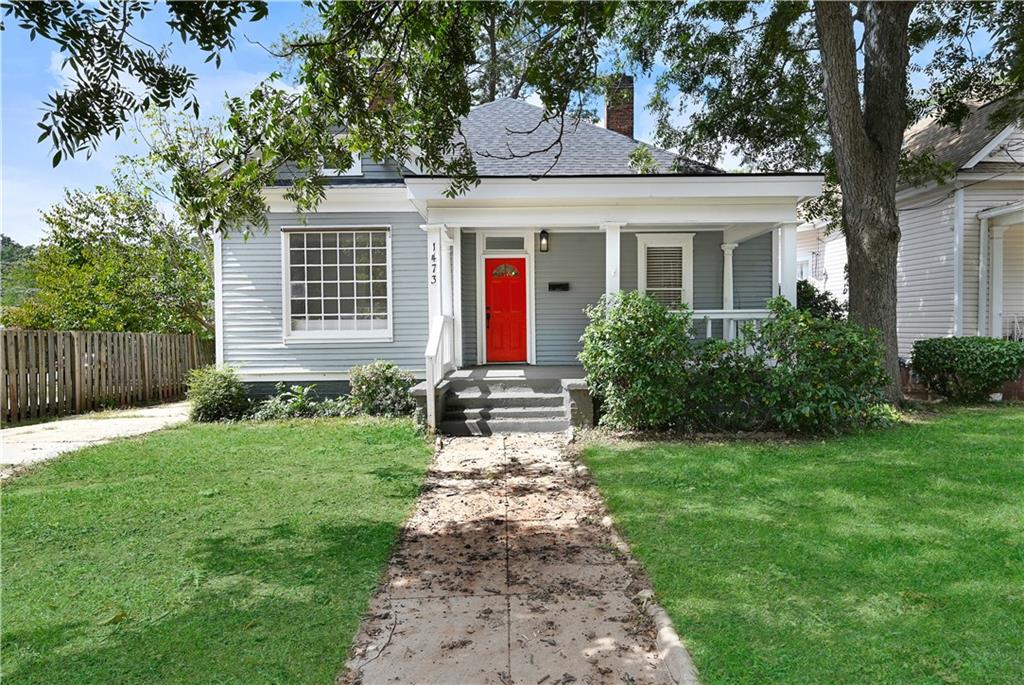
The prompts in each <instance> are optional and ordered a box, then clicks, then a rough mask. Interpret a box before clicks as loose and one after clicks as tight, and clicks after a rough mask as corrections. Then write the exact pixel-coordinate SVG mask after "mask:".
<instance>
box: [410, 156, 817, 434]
mask: <svg viewBox="0 0 1024 685" xmlns="http://www.w3.org/2000/svg"><path fill="white" fill-rule="evenodd" d="M630 180H631V181H633V180H639V179H632V178H631V179H630ZM408 186H409V194H410V197H411V198H412V200H413V202H414V204H416V205H417V208H418V209H419V211H420V213H421V214H422V215H423V216H425V217H427V219H428V223H427V224H425V225H424V226H423V229H424V230H425V231H426V233H427V260H428V261H427V264H428V283H427V285H428V303H429V317H430V322H431V323H430V336H429V340H428V344H427V348H426V351H425V362H426V383H425V387H428V388H433V389H434V390H435V391H434V392H427V393H425V408H426V411H427V422H428V425H430V426H431V427H438V426H439V424H440V423H441V420H442V419H443V418H444V417H445V416H446V411H445V409H444V407H443V403H444V401H445V399H446V393H447V392H448V389H449V388H452V387H454V386H460V385H462V386H465V385H467V384H469V383H470V382H473V381H477V382H480V383H482V382H487V383H492V384H493V383H495V382H497V381H498V376H496V375H494V374H496V373H499V372H498V371H491V370H488V371H487V372H484V374H485V375H484V377H479V375H478V377H473V376H472V375H470V376H466V377H461V376H453V375H452V372H453V371H459V370H463V369H465V368H467V367H473V366H483V367H485V368H489V365H490V364H493V363H496V362H501V363H514V364H519V365H523V366H520V367H517V369H518V371H517V372H520V373H524V374H525V371H523V369H526V368H531V367H544V366H552V365H553V366H561V367H565V366H572V367H575V368H577V369H578V365H577V355H578V353H579V351H580V337H581V335H582V334H583V331H584V329H585V327H586V325H587V317H586V314H585V309H586V308H587V307H589V306H591V305H593V304H595V303H597V302H598V300H600V298H601V296H602V295H611V294H615V293H619V292H622V291H627V290H638V291H640V292H644V293H647V294H648V295H650V296H651V297H653V298H654V299H656V300H658V301H659V302H662V303H663V304H665V305H666V306H667V307H669V308H670V309H671V308H675V307H683V306H685V307H688V308H689V309H691V310H692V311H693V312H694V319H695V326H694V328H695V330H694V335H695V336H696V337H697V338H700V339H704V338H712V337H720V338H727V339H731V338H733V337H735V336H736V335H737V333H738V331H739V329H740V326H741V325H742V324H743V323H744V322H747V321H755V322H756V321H759V320H761V319H764V318H766V317H767V315H768V312H767V310H766V309H765V302H766V300H767V299H769V298H771V297H774V296H778V295H782V296H784V297H786V298H787V299H789V300H790V301H793V302H795V300H796V280H797V260H796V256H797V249H796V228H797V225H798V221H797V215H796V206H797V203H798V201H799V200H800V199H801V198H803V197H806V196H808V195H812V194H814V193H815V192H817V188H818V187H819V186H820V180H819V179H818V178H804V177H802V176H792V177H788V176H787V177H778V178H776V177H772V178H766V177H749V176H748V177H746V178H739V177H732V176H727V175H722V176H721V177H701V178H659V179H650V181H649V184H648V185H647V186H638V185H637V184H634V183H623V182H621V181H615V180H613V179H586V180H584V179H541V180H530V181H526V180H523V179H503V180H502V181H500V182H498V181H496V180H495V181H485V182H484V183H483V184H482V185H481V186H480V187H479V188H477V189H474V190H472V191H470V192H469V193H468V194H467V195H466V196H465V197H460V198H459V199H458V200H457V201H456V200H451V199H449V198H446V197H445V195H444V193H443V191H444V189H445V187H446V184H445V183H442V182H440V181H437V180H433V179H411V180H410V181H409V183H408ZM641 190H642V192H640V191H641ZM573 375H576V374H573ZM556 376H557V374H556ZM502 380H503V382H505V383H506V384H508V383H511V382H513V381H514V383H516V384H519V385H520V386H528V385H530V384H539V383H540V382H541V380H546V381H548V385H549V386H550V387H545V388H544V391H545V393H546V394H556V391H557V392H561V390H562V389H561V388H556V387H555V383H554V381H555V380H559V381H560V380H562V377H561V376H557V377H556V378H548V379H540V378H539V377H537V376H534V377H532V378H527V377H525V376H523V377H521V378H518V379H512V378H506V379H502ZM570 380H579V378H576V379H570ZM445 384H446V385H445ZM542 394H544V393H542ZM481 401H482V400H481ZM551 401H552V402H553V400H551ZM588 401H589V399H588ZM471 408H472V409H478V410H481V411H483V410H487V409H488V407H483V406H478V407H471ZM495 408H497V407H490V409H495ZM492 415H493V412H492ZM464 418H465V417H464ZM470 418H487V417H484V416H482V414H481V413H480V412H477V413H476V414H473V416H472V417H470ZM522 418H526V417H525V415H524V416H523V417H522ZM530 418H539V417H530ZM565 419H566V417H565V416H563V417H562V419H561V420H565Z"/></svg>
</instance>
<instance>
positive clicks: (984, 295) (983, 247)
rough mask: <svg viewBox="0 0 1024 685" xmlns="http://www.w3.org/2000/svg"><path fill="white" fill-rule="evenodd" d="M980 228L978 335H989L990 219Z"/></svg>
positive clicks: (982, 222) (981, 221) (983, 220)
mask: <svg viewBox="0 0 1024 685" xmlns="http://www.w3.org/2000/svg"><path fill="white" fill-rule="evenodd" d="M979 224H980V225H979V227H978V335H988V306H989V302H988V250H989V245H988V219H986V218H984V217H982V219H981V220H980V221H979Z"/></svg>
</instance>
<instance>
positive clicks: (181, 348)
mask: <svg viewBox="0 0 1024 685" xmlns="http://www.w3.org/2000/svg"><path fill="white" fill-rule="evenodd" d="M0 336H2V338H0V354H2V355H3V363H2V364H0V369H2V373H3V378H2V379H0V395H2V396H0V419H2V420H3V422H4V423H17V422H20V421H25V420H27V419H34V418H39V417H43V416H60V415H63V414H75V413H81V412H86V411H92V410H95V409H107V408H111V407H129V406H133V405H139V404H148V403H150V402H166V401H171V400H177V399H181V398H182V397H184V394H185V379H186V376H187V375H188V372H189V371H190V370H192V369H194V368H197V367H199V366H204V365H206V364H210V363H212V362H213V347H212V344H211V343H210V342H209V341H202V340H199V339H198V338H197V337H196V336H194V335H187V334H173V333H100V332H94V331H23V330H3V331H0Z"/></svg>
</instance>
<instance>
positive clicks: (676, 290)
mask: <svg viewBox="0 0 1024 685" xmlns="http://www.w3.org/2000/svg"><path fill="white" fill-rule="evenodd" d="M646 292H647V294H648V295H650V296H651V297H652V298H654V299H655V300H657V301H658V302H660V303H661V304H663V305H665V306H666V307H669V308H676V307H679V305H680V304H682V302H683V248H682V247H681V246H675V245H673V246H670V247H654V246H649V247H648V248H647V283H646Z"/></svg>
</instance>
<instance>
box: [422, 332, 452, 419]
mask: <svg viewBox="0 0 1024 685" xmlns="http://www.w3.org/2000/svg"><path fill="white" fill-rule="evenodd" d="M424 357H425V358H426V362H427V378H426V381H427V426H428V427H430V428H436V427H437V386H438V384H439V383H440V382H441V381H442V380H444V376H445V374H446V373H448V372H449V371H452V370H454V369H455V323H454V320H453V318H452V317H451V316H435V317H434V318H433V319H432V320H431V322H430V336H429V337H428V338H427V349H426V352H425V353H424Z"/></svg>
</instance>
